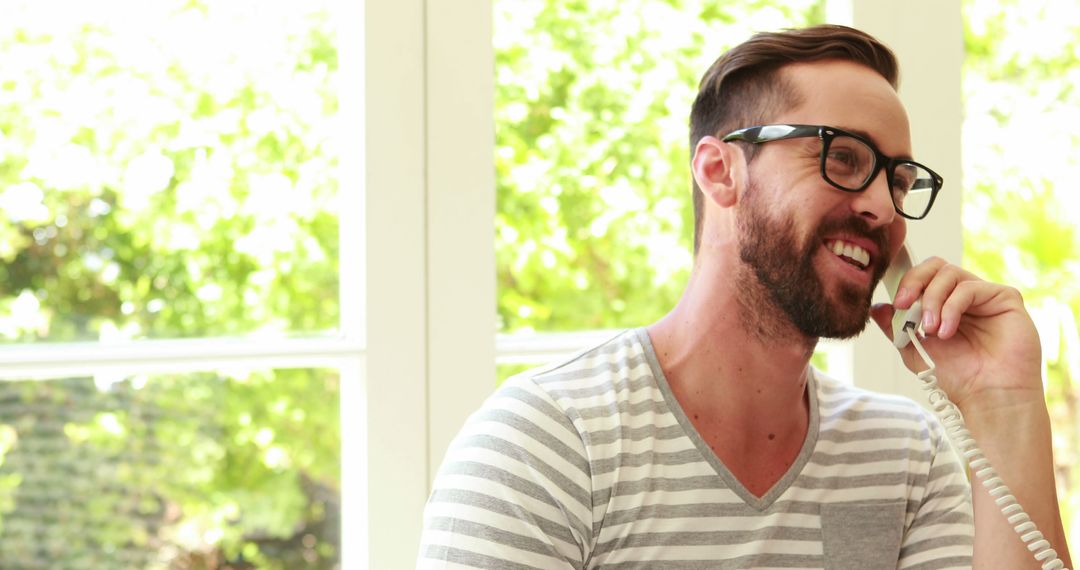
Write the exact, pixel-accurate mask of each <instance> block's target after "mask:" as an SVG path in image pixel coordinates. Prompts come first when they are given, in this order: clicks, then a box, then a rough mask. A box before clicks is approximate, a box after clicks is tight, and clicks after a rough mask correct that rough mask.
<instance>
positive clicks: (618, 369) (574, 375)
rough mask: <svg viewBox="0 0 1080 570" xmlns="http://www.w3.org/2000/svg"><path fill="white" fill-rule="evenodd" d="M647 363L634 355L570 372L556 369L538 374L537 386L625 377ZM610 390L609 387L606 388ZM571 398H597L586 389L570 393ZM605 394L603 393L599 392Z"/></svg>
mask: <svg viewBox="0 0 1080 570" xmlns="http://www.w3.org/2000/svg"><path fill="white" fill-rule="evenodd" d="M644 363H645V355H643V354H640V353H638V354H634V355H633V356H630V357H628V358H622V359H619V360H615V361H607V362H601V363H599V364H597V365H596V366H592V367H590V368H576V367H575V368H571V369H569V370H563V369H562V368H561V367H560V368H556V369H555V370H551V371H548V372H544V373H542V374H538V375H537V376H535V377H534V380H535V381H536V383H537V384H551V383H555V382H571V381H574V380H583V379H585V378H593V377H595V376H600V375H602V374H615V375H623V374H626V373H627V372H629V371H630V370H632V369H634V368H637V367H638V366H641V365H642V364H644ZM606 388H609V387H606ZM568 393H569V394H571V397H574V396H573V394H575V393H580V394H581V395H584V396H595V395H596V393H594V392H590V391H589V390H588V389H584V390H582V391H581V392H575V391H572V390H571V391H568ZM599 393H601V394H602V393H603V392H599Z"/></svg>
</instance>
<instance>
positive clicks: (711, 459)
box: [637, 328, 820, 511]
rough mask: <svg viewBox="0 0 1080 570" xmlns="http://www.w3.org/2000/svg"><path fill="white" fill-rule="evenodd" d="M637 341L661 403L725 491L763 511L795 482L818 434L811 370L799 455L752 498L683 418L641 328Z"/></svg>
mask: <svg viewBox="0 0 1080 570" xmlns="http://www.w3.org/2000/svg"><path fill="white" fill-rule="evenodd" d="M637 336H638V341H639V342H641V345H642V346H643V347H644V348H645V357H646V359H647V360H648V362H649V368H651V369H652V373H653V378H655V379H656V384H657V387H658V388H660V392H661V394H663V396H664V402H665V403H666V404H667V406H668V408H669V409H670V410H671V413H672V415H674V416H675V419H676V420H677V421H678V422H679V425H680V426H682V429H683V431H684V432H685V433H686V436H687V437H689V438H690V441H692V442H694V445H695V446H696V447H697V448H698V451H699V452H700V453H701V455H702V457H704V458H705V460H706V461H707V462H708V463H709V465H711V466H712V467H713V469H714V470H716V474H717V475H718V476H720V478H721V479H722V480H723V481H724V483H725V484H726V485H727V487H728V488H730V489H731V490H732V491H734V492H735V494H736V495H738V496H739V497H740V498H742V500H743V501H744V502H746V504H747V505H748V506H750V507H751V508H754V509H756V510H758V511H764V510H766V509H768V508H769V507H770V506H772V504H773V503H774V502H776V500H777V499H778V498H780V496H781V495H783V494H784V492H785V491H787V490H788V488H790V487H791V484H792V483H794V482H795V479H798V477H799V474H800V473H802V470H803V468H804V467H806V464H807V462H809V461H810V456H811V455H813V453H814V448H815V447H816V446H817V440H818V433H819V428H820V415H819V413H818V394H817V380H816V379H815V378H814V373H813V369H812V368H810V367H807V374H806V390H807V393H808V394H809V398H810V406H809V407H810V420H809V422H808V425H807V428H806V440H805V441H803V445H802V449H801V450H800V451H799V455H798V456H797V457H795V461H793V462H792V464H791V467H789V468H788V470H787V472H786V473H784V476H783V477H781V478H780V480H779V481H777V482H776V483H774V484H773V486H772V488H770V489H769V490H768V491H767V492H766V493H765V494H764V495H762V496H761V497H757V496H755V495H754V494H753V493H751V492H750V490H749V489H747V488H746V487H745V486H744V485H743V484H742V483H741V482H740V481H739V480H738V478H736V477H735V475H734V474H732V472H731V470H729V469H728V468H727V466H725V465H724V463H723V462H722V461H720V458H719V457H717V456H716V453H715V452H714V451H713V450H712V448H710V447H709V444H707V443H705V439H704V438H702V437H701V434H700V433H698V431H697V428H695V427H694V424H693V423H691V422H690V418H688V417H687V416H686V412H685V411H684V410H683V408H682V406H681V405H680V404H679V401H678V400H677V399H676V398H675V393H674V392H673V391H672V390H671V385H670V384H669V383H668V381H667V378H666V377H665V376H664V371H663V369H661V368H660V362H659V360H657V358H656V351H655V350H654V349H653V345H652V340H651V339H650V338H649V333H648V331H646V330H645V329H644V328H639V329H637Z"/></svg>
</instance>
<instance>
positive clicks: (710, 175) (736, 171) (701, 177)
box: [690, 136, 746, 208]
mask: <svg viewBox="0 0 1080 570" xmlns="http://www.w3.org/2000/svg"><path fill="white" fill-rule="evenodd" d="M690 169H691V171H692V172H693V174H694V180H695V181H696V182H697V185H698V188H701V192H702V194H704V195H705V198H706V199H707V200H710V201H712V202H713V203H715V204H716V205H718V206H720V207H724V208H729V207H731V206H733V205H735V203H736V202H737V201H738V197H739V193H740V191H741V190H742V185H743V182H744V181H745V179H746V178H745V176H746V160H745V155H744V154H743V152H742V149H741V148H739V146H738V145H734V144H728V143H725V142H723V141H721V140H720V139H718V138H716V137H713V136H707V137H702V138H701V140H699V141H698V143H697V147H695V148H694V158H693V160H691V161H690Z"/></svg>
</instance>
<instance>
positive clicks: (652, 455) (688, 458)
mask: <svg viewBox="0 0 1080 570" xmlns="http://www.w3.org/2000/svg"><path fill="white" fill-rule="evenodd" d="M702 462H703V459H702V457H701V452H699V451H698V450H697V449H685V450H683V451H674V452H671V453H659V452H655V451H644V452H641V453H620V454H618V455H616V456H614V457H607V458H604V459H595V460H593V461H592V470H593V474H595V475H602V474H604V473H611V472H612V471H615V470H616V469H620V468H623V467H642V466H644V465H686V464H688V463H702Z"/></svg>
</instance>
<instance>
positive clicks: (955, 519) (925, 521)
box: [914, 509, 972, 527]
mask: <svg viewBox="0 0 1080 570" xmlns="http://www.w3.org/2000/svg"><path fill="white" fill-rule="evenodd" d="M971 523H972V519H971V515H970V514H968V513H966V512H964V511H954V510H951V509H943V510H938V511H927V512H924V513H922V516H920V517H919V518H917V519H915V523H914V524H915V526H920V527H923V526H930V525H935V524H962V525H970V524H971Z"/></svg>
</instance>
